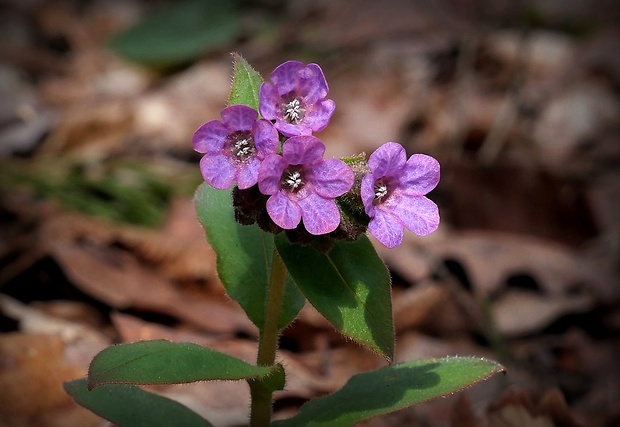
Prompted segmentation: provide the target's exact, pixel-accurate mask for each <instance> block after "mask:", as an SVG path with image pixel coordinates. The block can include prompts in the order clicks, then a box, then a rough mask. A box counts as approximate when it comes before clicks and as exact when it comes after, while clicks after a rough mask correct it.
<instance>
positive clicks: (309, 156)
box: [282, 136, 325, 165]
mask: <svg viewBox="0 0 620 427" xmlns="http://www.w3.org/2000/svg"><path fill="white" fill-rule="evenodd" d="M324 153H325V145H324V144H323V143H322V142H321V140H320V139H318V138H316V137H314V136H294V137H292V138H289V139H287V140H286V141H285V142H284V144H283V145H282V157H284V158H285V159H286V161H287V162H288V163H289V164H291V165H301V164H304V165H311V164H313V163H317V162H320V161H321V160H322V159H323V154H324Z"/></svg>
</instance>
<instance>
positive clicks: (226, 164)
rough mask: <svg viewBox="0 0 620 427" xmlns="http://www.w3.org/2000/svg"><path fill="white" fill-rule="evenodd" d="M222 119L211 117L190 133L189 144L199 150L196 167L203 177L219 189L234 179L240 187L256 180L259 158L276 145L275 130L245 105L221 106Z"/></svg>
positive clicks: (269, 152) (231, 182)
mask: <svg viewBox="0 0 620 427" xmlns="http://www.w3.org/2000/svg"><path fill="white" fill-rule="evenodd" d="M221 115H222V120H223V121H222V122H220V121H218V120H211V121H210V122H207V123H205V124H204V125H202V126H201V127H200V128H198V130H197V131H196V132H195V133H194V137H193V139H192V144H193V145H194V149H195V150H196V151H198V152H199V153H205V155H204V156H203V157H202V159H201V160H200V171H201V172H202V176H203V177H204V179H205V181H206V182H207V183H208V184H209V185H211V186H213V187H215V188H218V189H220V190H223V189H226V188H229V187H230V186H231V185H232V184H233V183H234V182H235V181H236V182H237V186H238V187H239V188H241V189H244V188H249V187H251V186H253V185H254V184H256V182H257V180H258V167H259V165H260V162H261V161H262V160H263V159H264V158H265V157H267V156H268V155H269V154H272V153H275V152H276V151H277V149H278V146H279V141H278V131H277V130H276V129H275V128H274V127H273V125H272V124H271V122H269V121H267V120H257V118H258V113H257V112H256V110H254V109H253V108H251V107H248V106H246V105H233V106H230V107H227V108H224V109H223V110H222V113H221Z"/></svg>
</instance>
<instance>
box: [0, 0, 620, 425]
mask: <svg viewBox="0 0 620 427" xmlns="http://www.w3.org/2000/svg"><path fill="white" fill-rule="evenodd" d="M13 3H14V4H13ZM159 3H162V2H159ZM231 3H234V4H235V5H236V6H235V7H236V9H234V11H233V12H230V13H228V12H226V13H224V12H222V15H221V16H220V17H219V18H218V19H219V21H217V24H218V25H221V26H222V27H226V25H228V24H230V25H231V27H230V28H233V29H232V30H230V31H228V32H225V35H226V34H227V35H226V36H225V37H224V38H223V39H222V40H221V41H219V42H218V43H217V44H214V45H213V46H210V47H209V49H208V51H205V52H204V53H202V54H200V55H196V56H194V57H193V58H191V60H190V59H185V60H183V61H181V62H182V63H181V64H179V63H174V64H173V65H171V64H166V65H167V66H166V67H162V66H157V67H155V66H152V65H144V64H138V63H136V62H135V61H134V60H135V59H136V56H139V55H137V54H136V53H135V52H134V53H133V54H132V53H129V54H127V53H126V52H127V51H128V50H130V49H129V48H127V47H126V46H125V48H126V50H125V51H123V45H122V43H120V45H121V46H120V48H118V49H116V50H115V49H111V48H110V47H109V46H110V45H109V44H108V41H109V40H110V38H111V37H113V36H114V35H116V34H118V33H119V32H121V31H123V30H126V29H127V28H129V27H130V26H132V25H134V24H136V23H137V22H140V21H141V20H142V19H144V17H146V16H148V14H149V13H150V12H151V9H152V7H151V6H149V4H150V3H149V2H146V1H142V0H130V1H120V0H115V1H97V0H85V1H77V0H75V1H70V0H62V1H52V0H36V1H28V2H23V3H20V2H12V3H11V2H3V3H2V4H0V11H2V13H1V14H0V22H1V24H0V331H1V332H2V334H0V395H2V397H1V398H0V425H2V426H7V427H21V426H24V427H25V426H41V427H52V426H65V427H71V426H101V425H105V424H104V421H102V419H101V418H99V417H97V416H95V415H93V414H91V413H90V412H88V411H86V410H85V409H83V408H81V407H79V406H77V405H76V404H75V403H74V402H73V400H72V399H71V398H70V397H69V396H68V395H67V394H65V392H64V390H63V388H62V383H63V381H68V380H72V379H75V378H78V377H81V376H84V375H85V373H86V369H87V367H88V363H89V361H90V360H91V359H92V357H93V356H94V355H95V354H97V352H99V351H100V350H102V349H103V348H105V347H107V346H109V345H111V344H113V343H118V342H131V341H136V340H140V339H152V338H166V339H170V340H173V341H192V342H196V343H201V344H208V345H210V346H212V347H214V348H217V349H219V350H221V351H224V352H228V353H230V354H233V355H235V356H237V357H240V358H242V359H246V360H248V361H250V362H253V361H254V360H255V354H256V346H255V339H256V336H257V331H256V328H255V327H254V325H252V324H251V322H250V321H249V320H248V319H247V317H246V316H245V315H244V313H243V311H242V310H241V309H240V307H239V306H238V305H237V304H236V303H235V302H234V301H232V300H231V299H230V298H228V297H227V296H226V294H225V291H224V288H223V286H222V284H221V283H220V281H219V279H218V276H217V272H216V265H215V254H214V252H213V251H212V250H211V249H210V247H209V245H208V243H207V242H206V240H205V237H204V233H203V230H202V228H201V226H200V224H199V223H198V221H197V219H196V213H195V209H194V204H193V201H192V196H193V192H194V190H195V189H196V187H197V186H198V185H199V184H200V183H201V181H202V178H201V176H200V172H199V169H198V161H199V159H200V155H199V154H198V153H195V152H194V151H193V150H192V146H191V137H192V134H193V132H194V131H195V130H196V128H197V127H198V126H200V125H201V124H202V123H204V122H206V121H208V120H212V119H218V118H219V117H220V116H219V112H220V110H221V108H222V107H224V106H225V103H226V100H227V96H228V91H229V88H230V75H231V57H230V52H233V51H236V52H239V53H240V54H241V55H243V56H244V57H245V58H246V59H247V60H248V61H249V62H250V63H251V64H252V65H253V66H254V67H255V68H256V69H257V70H258V71H259V72H261V74H262V75H263V76H264V77H268V76H269V73H270V72H271V70H273V69H274V68H275V67H276V66H277V65H278V64H280V63H282V62H284V61H286V60H288V59H298V60H301V61H303V62H316V63H319V64H320V65H321V67H322V68H323V71H324V73H325V75H326V78H327V81H328V83H329V86H330V98H332V99H334V100H335V102H336V105H337V107H336V113H335V115H334V116H333V118H332V121H331V123H330V125H329V127H328V128H327V129H326V130H325V131H323V132H321V133H320V134H319V135H318V136H319V137H320V138H321V140H322V141H323V142H324V143H325V144H326V146H327V153H326V155H327V156H335V157H341V156H349V155H352V154H354V153H361V152H365V153H371V152H372V151H373V150H374V149H376V148H377V147H378V146H380V145H381V144H383V143H385V142H387V141H396V142H400V143H401V144H403V145H404V146H405V147H406V149H407V151H408V153H409V154H413V153H426V154H429V155H432V156H434V157H436V158H437V159H438V160H439V161H440V163H441V168H442V169H441V170H442V178H441V182H440V184H439V186H438V187H437V189H436V190H434V191H433V192H431V193H430V194H429V197H430V198H431V199H433V200H434V201H435V202H436V203H437V204H438V205H439V208H440V213H441V218H442V222H441V225H440V228H439V229H438V230H437V231H436V232H435V233H433V234H432V235H430V236H426V237H417V236H414V235H413V234H411V233H408V234H406V236H405V241H404V243H403V245H401V246H400V247H398V248H396V249H392V250H386V249H385V248H384V247H382V246H381V245H380V244H379V243H378V242H376V241H374V240H373V243H374V244H375V247H376V249H377V251H378V253H379V255H380V256H381V257H382V258H383V259H384V261H385V262H386V264H387V265H388V267H389V268H390V271H391V273H392V282H393V310H394V322H395V328H396V357H395V359H396V361H397V362H398V361H405V360H412V359H419V358H427V357H443V356H448V355H475V356H484V357H488V358H491V359H495V360H498V361H500V362H501V363H502V364H504V366H505V367H506V368H507V373H506V375H503V376H498V377H495V378H492V379H491V380H489V381H486V382H484V383H481V384H477V385H475V386H473V387H471V388H469V389H467V390H465V391H463V392H460V393H457V394H455V395H452V396H449V397H447V398H443V399H439V400H436V401H432V402H428V403H424V404H422V405H419V406H416V407H413V408H410V409H406V410H402V411H399V412H396V413H394V414H390V415H386V416H383V417H379V418H376V419H373V420H371V421H370V422H367V423H366V424H364V425H368V426H379V427H387V426H403V425H408V426H428V427H441V426H449V425H455V426H457V425H458V426H463V427H487V426H488V427H501V426H510V427H517V426H540V427H543V426H544V427H551V426H592V427H611V426H616V425H619V424H620V405H618V402H620V368H619V365H618V363H617V359H616V358H617V357H618V354H620V335H619V332H620V305H619V304H618V303H619V301H620V283H619V277H620V220H619V218H620V179H619V178H620V56H619V55H618V52H620V28H619V27H618V25H617V23H618V22H620V20H619V19H618V18H619V17H620V7H619V6H618V5H617V3H616V2H614V1H604V0H603V1H595V2H589V1H585V0H584V1H579V0H574V1H570V2H554V1H551V0H531V1H529V2H510V1H456V0H442V1H438V2H424V1H410V2H406V1H402V0H389V1H385V2H383V1H382V2H373V1H371V0H360V1H353V0H346V1H339V2H329V1H310V0H303V1H296V2H284V1H279V0H263V1H254V2H244V3H242V2H231ZM227 13H228V14H227ZM229 21H230V22H229ZM233 24H234V25H233ZM217 28H220V27H217ZM147 37H148V35H147ZM147 42H148V40H147ZM157 43H158V42H157V41H154V42H153V43H150V44H149V43H146V44H144V46H146V47H145V48H144V51H142V50H139V53H145V52H146V53H148V52H149V46H150V47H152V46H155V45H157ZM170 43H172V41H171V42H170ZM163 44H165V43H163ZM163 44H162V46H163ZM164 47H165V46H164ZM178 48H179V49H178V50H181V46H180V45H179V47H178ZM119 52H120V53H119ZM123 52H125V54H123ZM132 55H133V57H132ZM164 59H166V58H165V57H164ZM171 61H172V60H171ZM159 65H161V64H159ZM278 360H279V361H281V362H283V364H284V365H285V366H286V369H287V386H286V389H285V390H283V391H281V392H278V393H277V394H276V402H275V414H276V416H278V417H284V416H287V415H291V414H293V413H294V412H295V411H296V410H298V408H299V406H300V405H301V404H303V403H304V402H305V401H307V400H308V399H310V398H313V397H316V396H320V395H323V394H326V393H329V392H332V391H334V390H336V389H338V388H339V387H341V386H342V385H343V384H344V383H345V382H346V380H347V379H348V378H349V377H350V376H351V375H353V374H355V373H359V372H363V371H366V370H369V369H373V368H376V367H378V366H381V365H383V364H385V361H384V360H382V359H381V358H380V357H379V356H377V355H375V354H373V353H372V352H370V351H368V350H366V349H364V348H361V347H360V346H358V345H356V344H355V343H352V342H350V341H347V340H345V339H344V338H343V337H341V336H340V335H339V334H338V333H336V332H335V331H334V330H333V329H332V327H331V326H330V325H329V324H328V323H327V321H325V320H324V319H323V318H322V317H321V316H320V315H319V314H318V313H317V312H316V311H315V310H314V309H313V308H312V307H310V306H307V307H305V308H304V309H303V310H302V311H301V313H300V315H299V316H298V318H297V319H296V320H295V322H294V323H293V324H292V325H291V326H289V327H288V328H287V329H286V330H284V333H283V335H282V339H281V350H280V352H279V353H278ZM157 390H158V392H161V393H163V394H165V395H166V396H169V397H172V398H174V399H177V400H179V401H181V402H183V403H185V404H186V405H188V406H190V407H191V408H192V409H194V410H195V411H197V412H198V413H200V414H201V415H204V416H205V417H206V418H208V419H210V420H211V421H212V422H213V423H214V424H215V425H216V426H218V427H220V426H222V427H232V426H243V425H244V424H245V423H246V420H247V416H248V403H247V402H248V400H247V399H246V398H249V390H248V388H247V385H246V384H245V383H234V382H221V383H213V382H209V383H199V384H192V385H183V386H172V387H160V388H158V389H157Z"/></svg>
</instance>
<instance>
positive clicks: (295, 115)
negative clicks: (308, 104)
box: [284, 99, 302, 124]
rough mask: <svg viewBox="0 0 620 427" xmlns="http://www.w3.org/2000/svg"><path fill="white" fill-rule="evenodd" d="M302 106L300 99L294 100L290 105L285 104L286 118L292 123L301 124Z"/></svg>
mask: <svg viewBox="0 0 620 427" xmlns="http://www.w3.org/2000/svg"><path fill="white" fill-rule="evenodd" d="M301 113H302V111H301V104H300V103H299V100H298V99H293V100H292V101H291V102H289V103H288V104H284V118H285V119H286V120H288V121H289V122H290V123H295V124H297V123H299V122H300V121H301Z"/></svg>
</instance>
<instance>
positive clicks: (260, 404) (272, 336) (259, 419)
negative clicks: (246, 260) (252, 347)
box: [250, 247, 286, 427]
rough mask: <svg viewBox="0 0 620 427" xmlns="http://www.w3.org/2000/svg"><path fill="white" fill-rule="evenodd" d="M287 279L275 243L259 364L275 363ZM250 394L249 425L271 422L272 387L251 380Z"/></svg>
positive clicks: (261, 334)
mask: <svg viewBox="0 0 620 427" xmlns="http://www.w3.org/2000/svg"><path fill="white" fill-rule="evenodd" d="M285 279H286V267H285V266H284V262H283V261H282V258H281V257H280V254H279V253H278V250H277V249H276V248H275V247H274V248H273V260H272V264H271V276H270V279H269V289H267V302H266V308H265V323H264V325H263V329H262V330H261V332H260V335H259V338H258V356H257V359H256V364H257V365H260V366H273V365H274V364H275V360H276V351H277V349H278V337H279V335H280V328H279V326H278V321H279V319H280V311H281V310H282V299H283V296H284V281H285ZM250 394H251V399H252V406H251V412H250V425H251V426H252V427H263V426H268V425H269V424H270V423H271V411H272V400H273V399H272V396H273V390H272V389H270V388H269V387H267V386H266V385H265V384H264V383H263V382H260V381H250Z"/></svg>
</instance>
